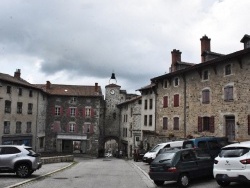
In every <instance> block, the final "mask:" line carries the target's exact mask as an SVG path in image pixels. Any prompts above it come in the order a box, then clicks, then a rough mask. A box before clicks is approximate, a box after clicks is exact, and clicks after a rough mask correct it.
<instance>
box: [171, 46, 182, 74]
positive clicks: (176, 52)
mask: <svg viewBox="0 0 250 188" xmlns="http://www.w3.org/2000/svg"><path fill="white" fill-rule="evenodd" d="M171 54H172V65H171V72H174V71H176V63H177V61H181V52H180V51H179V50H176V49H173V51H172V52H171Z"/></svg>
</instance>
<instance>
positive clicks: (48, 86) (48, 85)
mask: <svg viewBox="0 0 250 188" xmlns="http://www.w3.org/2000/svg"><path fill="white" fill-rule="evenodd" d="M50 86H51V83H50V81H47V82H46V89H50Z"/></svg>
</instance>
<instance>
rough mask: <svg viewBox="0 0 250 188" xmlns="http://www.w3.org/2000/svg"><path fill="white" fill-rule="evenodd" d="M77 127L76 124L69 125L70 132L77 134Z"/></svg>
mask: <svg viewBox="0 0 250 188" xmlns="http://www.w3.org/2000/svg"><path fill="white" fill-rule="evenodd" d="M75 126H76V125H75V124H74V123H70V124H69V132H75V128H76V127H75Z"/></svg>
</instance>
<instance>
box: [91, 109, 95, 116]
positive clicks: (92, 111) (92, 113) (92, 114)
mask: <svg viewBox="0 0 250 188" xmlns="http://www.w3.org/2000/svg"><path fill="white" fill-rule="evenodd" d="M94 113H95V111H94V108H91V117H94V115H95V114H94Z"/></svg>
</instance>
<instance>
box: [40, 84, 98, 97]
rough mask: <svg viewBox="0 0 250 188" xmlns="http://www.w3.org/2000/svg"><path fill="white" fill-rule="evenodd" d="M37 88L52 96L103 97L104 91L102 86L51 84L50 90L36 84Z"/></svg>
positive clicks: (43, 85) (44, 85)
mask: <svg viewBox="0 0 250 188" xmlns="http://www.w3.org/2000/svg"><path fill="white" fill-rule="evenodd" d="M36 86H37V87H39V88H41V89H43V90H44V91H45V92H47V93H48V94H50V95H64V96H102V91H101V87H100V86H82V85H59V84H50V88H49V89H47V88H46V84H36ZM96 87H97V92H96V91H95V89H96Z"/></svg>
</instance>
